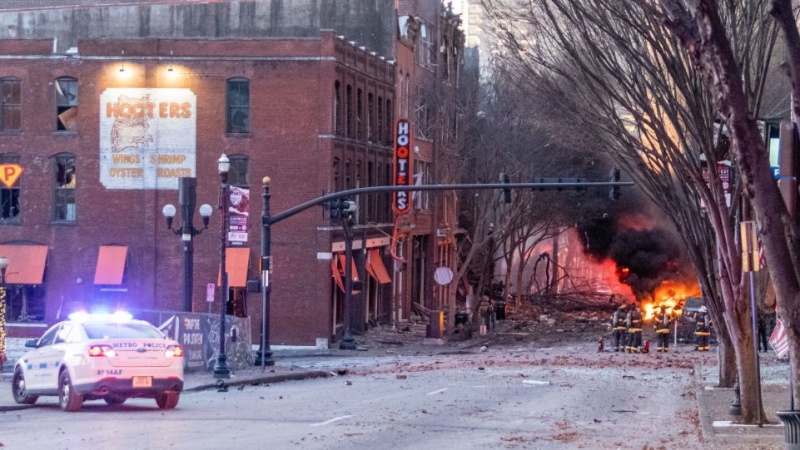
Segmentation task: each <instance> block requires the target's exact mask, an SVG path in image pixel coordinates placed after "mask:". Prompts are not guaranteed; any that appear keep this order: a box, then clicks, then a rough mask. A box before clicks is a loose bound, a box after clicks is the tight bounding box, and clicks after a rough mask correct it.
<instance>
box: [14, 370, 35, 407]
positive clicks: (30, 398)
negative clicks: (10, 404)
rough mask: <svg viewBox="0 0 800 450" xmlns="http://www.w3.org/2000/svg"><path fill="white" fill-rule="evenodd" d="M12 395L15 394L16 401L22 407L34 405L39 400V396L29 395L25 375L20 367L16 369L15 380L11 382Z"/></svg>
mask: <svg viewBox="0 0 800 450" xmlns="http://www.w3.org/2000/svg"><path fill="white" fill-rule="evenodd" d="M11 393H12V394H14V401H15V402H17V403H19V404H21V405H32V404H34V403H36V400H37V399H38V398H39V396H38V395H28V389H27V388H26V387H25V375H24V374H23V373H22V369H20V368H19V367H17V368H16V369H14V378H12V380H11Z"/></svg>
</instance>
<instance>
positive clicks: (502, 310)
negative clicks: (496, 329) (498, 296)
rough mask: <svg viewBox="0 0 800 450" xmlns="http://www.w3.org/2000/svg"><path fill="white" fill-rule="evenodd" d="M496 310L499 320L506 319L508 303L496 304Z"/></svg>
mask: <svg viewBox="0 0 800 450" xmlns="http://www.w3.org/2000/svg"><path fill="white" fill-rule="evenodd" d="M494 310H495V315H496V319H497V320H505V319H506V302H495V304H494Z"/></svg>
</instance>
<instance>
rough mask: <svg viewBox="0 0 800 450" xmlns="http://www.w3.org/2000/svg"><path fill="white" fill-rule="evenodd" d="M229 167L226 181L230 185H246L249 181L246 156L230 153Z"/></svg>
mask: <svg viewBox="0 0 800 450" xmlns="http://www.w3.org/2000/svg"><path fill="white" fill-rule="evenodd" d="M228 159H230V161H231V168H230V170H229V171H228V183H229V184H230V185H231V186H238V187H248V186H250V182H249V180H248V179H247V165H248V162H249V159H248V158H247V157H246V156H241V155H231V156H230V157H229V158H228Z"/></svg>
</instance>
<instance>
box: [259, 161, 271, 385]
mask: <svg viewBox="0 0 800 450" xmlns="http://www.w3.org/2000/svg"><path fill="white" fill-rule="evenodd" d="M269 182H270V179H269V177H264V179H263V180H261V183H262V184H263V185H264V193H263V194H262V195H263V199H264V208H263V210H262V213H261V283H262V286H261V349H260V350H259V351H258V358H256V365H257V366H261V370H262V371H264V370H265V369H266V367H267V366H274V365H275V360H273V359H272V350H270V348H269V309H270V307H269V296H270V291H271V290H272V285H271V284H270V280H269V275H270V272H272V267H271V263H272V254H271V253H272V230H271V228H270V227H271V226H272V223H271V222H272V216H270V212H269V198H270V194H269Z"/></svg>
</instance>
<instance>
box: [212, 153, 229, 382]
mask: <svg viewBox="0 0 800 450" xmlns="http://www.w3.org/2000/svg"><path fill="white" fill-rule="evenodd" d="M230 167H231V161H230V160H229V159H228V157H227V156H226V155H225V154H224V153H223V154H222V156H220V157H219V161H218V169H219V177H220V192H219V209H220V212H221V213H222V216H221V217H220V224H221V230H220V232H221V233H220V234H221V237H222V242H221V245H220V255H219V256H220V264H219V268H220V281H221V283H220V284H221V286H220V290H221V291H222V292H221V294H222V295H221V296H220V305H219V355H217V362H216V364H214V378H230V377H231V369H230V367H228V357H227V356H226V355H225V309H227V307H228V296H229V293H228V270H227V268H226V267H225V250H226V247H227V240H228V239H227V233H228V196H229V195H230V193H229V191H230V187H229V186H228V170H229V169H230Z"/></svg>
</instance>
